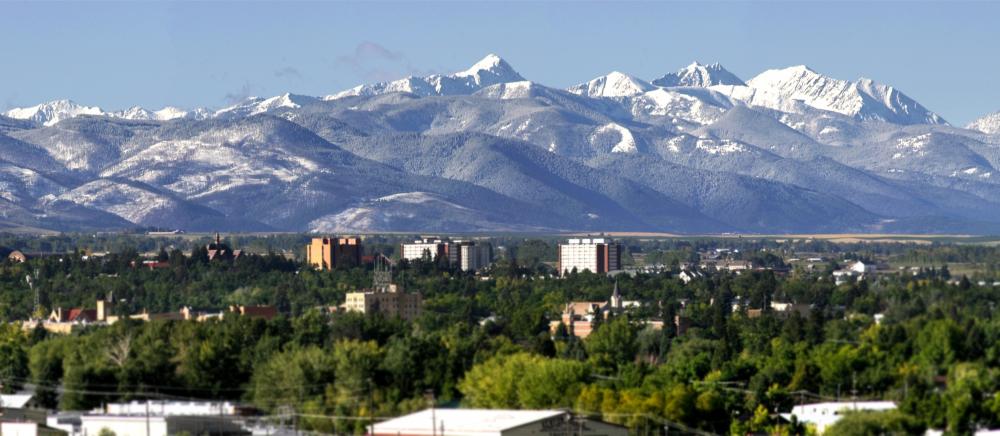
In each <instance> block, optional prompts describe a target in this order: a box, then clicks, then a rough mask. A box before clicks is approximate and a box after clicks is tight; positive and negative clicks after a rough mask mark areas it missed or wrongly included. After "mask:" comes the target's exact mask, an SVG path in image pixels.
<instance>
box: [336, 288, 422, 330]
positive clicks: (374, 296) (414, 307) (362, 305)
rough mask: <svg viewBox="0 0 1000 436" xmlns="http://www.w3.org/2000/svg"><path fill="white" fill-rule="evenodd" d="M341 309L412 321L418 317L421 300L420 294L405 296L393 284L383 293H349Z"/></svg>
mask: <svg viewBox="0 0 1000 436" xmlns="http://www.w3.org/2000/svg"><path fill="white" fill-rule="evenodd" d="M341 307H343V308H344V310H345V311H348V312H360V313H364V314H373V313H380V314H382V315H383V316H386V317H389V318H393V317H397V316H398V317H400V318H402V319H405V320H407V321H412V320H414V319H416V318H417V317H418V316H420V313H421V310H422V309H423V298H422V297H421V296H420V294H407V293H406V292H403V291H402V289H399V287H398V286H396V285H394V284H393V285H389V287H388V289H387V290H386V291H384V292H382V291H372V290H367V291H362V292H349V293H348V294H347V298H346V300H345V301H344V305H343V306H341Z"/></svg>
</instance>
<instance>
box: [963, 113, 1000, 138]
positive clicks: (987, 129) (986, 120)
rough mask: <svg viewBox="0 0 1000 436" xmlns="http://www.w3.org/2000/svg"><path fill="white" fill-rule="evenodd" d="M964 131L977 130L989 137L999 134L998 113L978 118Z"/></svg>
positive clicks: (999, 122) (999, 121)
mask: <svg viewBox="0 0 1000 436" xmlns="http://www.w3.org/2000/svg"><path fill="white" fill-rule="evenodd" d="M965 128H966V129H972V130H978V131H980V132H983V133H988V134H990V135H995V134H998V133H1000V112H994V113H992V114H989V115H986V116H984V117H982V118H979V119H977V120H975V121H973V122H971V123H969V125H968V126H965Z"/></svg>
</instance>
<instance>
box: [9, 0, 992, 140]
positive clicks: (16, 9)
mask: <svg viewBox="0 0 1000 436" xmlns="http://www.w3.org/2000/svg"><path fill="white" fill-rule="evenodd" d="M998 17H1000V3H995V2H952V1H940V2H914V3H911V2H900V1H886V2H877V3H862V2H819V1H809V2H796V3H791V2H749V1H737V2H711V1H707V2H706V1H703V2H693V3H688V2H637V3H631V2H611V3H604V2H580V3H577V2H523V1H522V2H513V3H511V2H444V3H432V2H417V1H408V2H401V3H392V2H366V3H348V2H308V3H296V2H284V1H282V2H255V3H236V2H222V3H205V2H138V3H125V2H115V3H99V2H89V1H76V2H69V3H57V2H33V3H17V2H6V1H0V40H2V41H3V42H2V47H3V50H2V51H0V59H2V60H0V99H2V100H0V107H4V108H9V107H14V106H27V105H33V104H37V103H39V102H43V101H48V100H53V99H57V98H70V99H73V100H75V101H77V102H79V103H84V104H89V105H98V106H101V107H103V108H104V109H107V110H117V109H122V108H125V107H128V106H131V105H141V106H144V107H148V108H152V109H157V108H160V107H162V106H164V105H168V104H169V105H176V106H181V107H195V106H208V107H220V106H223V105H226V104H228V103H229V102H231V101H233V100H235V99H239V98H242V97H245V96H248V95H259V96H272V95H277V94H281V93H283V92H286V91H290V92H294V93H301V94H308V95H325V94H330V93H333V92H336V91H339V90H342V89H345V88H348V87H351V86H354V85H357V84H359V83H364V82H372V81H377V80H384V79H391V78H397V77H402V76H405V75H408V74H417V75H422V74H427V73H430V72H452V71H457V70H461V69H464V68H466V67H467V66H468V65H471V64H472V63H473V62H475V61H477V60H478V59H480V58H481V57H483V56H484V55H486V54H487V53H490V52H495V53H497V54H499V55H500V56H502V57H503V58H505V59H507V61H508V62H510V63H511V64H512V65H513V66H514V68H515V69H517V70H518V71H519V72H520V73H521V74H522V75H523V76H525V77H527V78H529V79H531V80H534V81H537V82H540V83H543V84H546V85H550V86H558V87H565V86H569V85H572V84H575V83H578V82H582V81H586V80H589V79H591V78H593V77H595V76H598V75H600V74H604V73H607V72H609V71H611V70H620V71H624V72H628V73H630V74H633V75H636V76H638V77H641V78H645V79H647V80H650V79H653V78H656V77H659V76H660V75H662V74H663V73H665V72H668V71H673V70H676V69H678V68H680V67H682V66H684V65H687V64H688V63H690V62H691V61H694V60H698V61H701V62H716V61H718V62H721V63H722V64H723V65H724V66H726V67H727V68H728V69H729V70H731V71H733V72H734V73H736V74H737V75H738V76H740V77H742V78H744V79H749V78H750V77H752V76H753V75H755V74H757V73H759V72H761V71H763V70H765V69H768V68H777V67H785V66H790V65H798V64H806V65H808V66H810V67H812V68H813V69H815V70H817V71H819V72H821V73H824V74H827V75H829V76H832V77H836V78H841V79H855V78H857V77H860V76H865V77H870V78H872V79H875V80H876V81H879V82H884V83H888V84H891V85H894V86H896V87H897V88H899V89H901V90H902V91H903V92H905V93H907V94H908V95H910V96H911V97H913V98H915V99H916V100H917V101H919V102H921V103H923V104H924V105H926V106H927V107H929V108H930V109H931V110H934V111H936V112H938V113H939V114H941V115H942V116H944V117H945V118H946V119H947V120H949V121H950V122H952V123H953V124H965V123H966V122H968V121H970V120H971V119H973V118H976V117H978V116H980V115H983V114H985V113H987V112H993V111H997V110H1000V76H998V74H997V71H998V70H1000V56H998V55H997V54H998V52H997V50H998V49H997V48H996V44H997V42H998V41H1000V25H997V19H998Z"/></svg>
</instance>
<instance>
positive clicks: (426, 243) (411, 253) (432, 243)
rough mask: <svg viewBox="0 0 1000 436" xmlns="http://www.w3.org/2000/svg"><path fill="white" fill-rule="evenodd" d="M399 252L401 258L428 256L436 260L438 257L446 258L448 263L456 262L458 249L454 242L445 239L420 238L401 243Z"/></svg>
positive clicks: (410, 258)
mask: <svg viewBox="0 0 1000 436" xmlns="http://www.w3.org/2000/svg"><path fill="white" fill-rule="evenodd" d="M399 252H400V253H401V254H402V258H403V259H406V260H409V261H414V260H421V259H424V258H425V257H426V258H429V259H430V260H436V259H439V258H442V257H444V258H446V259H448V263H449V264H452V265H454V264H456V263H458V250H456V247H455V244H454V243H453V242H451V241H449V240H446V239H439V238H422V239H418V240H416V241H413V242H411V243H408V244H402V245H401V246H400V250H399Z"/></svg>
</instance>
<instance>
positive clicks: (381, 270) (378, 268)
mask: <svg viewBox="0 0 1000 436" xmlns="http://www.w3.org/2000/svg"><path fill="white" fill-rule="evenodd" d="M391 283H392V270H390V269H389V264H388V263H387V262H386V261H385V257H384V256H382V254H381V253H377V254H375V278H374V280H373V281H372V288H374V290H375V292H389V285H390V284H391Z"/></svg>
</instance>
